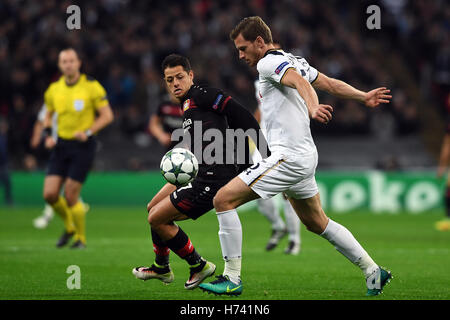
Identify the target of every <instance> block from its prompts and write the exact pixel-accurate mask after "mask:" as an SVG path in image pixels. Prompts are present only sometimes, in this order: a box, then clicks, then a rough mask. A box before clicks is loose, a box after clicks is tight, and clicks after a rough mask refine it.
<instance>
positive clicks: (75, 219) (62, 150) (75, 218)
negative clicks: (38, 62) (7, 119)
mask: <svg viewBox="0 0 450 320" xmlns="http://www.w3.org/2000/svg"><path fill="white" fill-rule="evenodd" d="M58 67H59V69H60V71H61V73H62V76H61V77H60V78H59V79H58V80H57V81H55V82H53V83H52V84H51V85H50V86H49V87H48V89H47V90H46V91H45V95H44V102H45V105H46V107H47V113H46V116H45V120H44V133H45V135H46V137H45V147H46V148H48V149H52V152H51V155H50V159H49V164H48V168H47V174H46V177H45V180H44V192H43V193H44V199H45V201H46V202H47V203H48V204H50V205H51V206H52V207H53V209H54V210H55V212H56V213H58V215H59V216H61V218H62V219H63V221H64V227H65V230H64V233H63V235H62V236H61V238H60V239H59V240H58V243H57V244H56V246H57V247H58V248H60V247H63V246H65V245H66V244H67V243H68V242H69V240H70V239H71V238H72V237H74V243H73V245H72V246H71V248H78V249H83V248H85V247H86V231H85V225H86V224H85V215H86V211H85V207H84V206H83V203H82V202H80V201H79V196H80V192H81V188H82V186H83V183H84V181H85V180H86V177H87V175H88V172H89V170H90V169H91V167H92V164H93V162H94V157H95V151H96V139H95V136H96V134H97V133H98V132H99V131H100V130H102V129H103V128H105V127H106V126H107V125H108V124H110V123H111V122H112V121H113V118H114V116H113V113H112V110H111V107H110V106H109V102H108V99H107V97H106V91H105V89H104V88H103V87H102V85H101V84H100V83H99V82H98V81H97V80H95V79H93V78H90V77H89V76H86V75H85V74H83V73H80V67H81V60H80V59H79V57H78V54H77V52H76V51H75V50H74V49H73V48H67V49H64V50H62V51H61V52H60V53H59V57H58ZM55 112H56V113H57V115H58V117H57V119H58V120H57V133H58V138H57V139H56V140H55V138H53V137H52V134H51V132H52V128H51V125H52V116H53V114H54V113H55ZM63 184H65V186H64V197H63V196H61V195H60V191H61V188H62V186H63Z"/></svg>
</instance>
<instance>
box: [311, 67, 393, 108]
mask: <svg viewBox="0 0 450 320" xmlns="http://www.w3.org/2000/svg"><path fill="white" fill-rule="evenodd" d="M312 85H313V87H314V88H316V89H319V90H323V91H326V92H328V93H329V94H331V95H333V96H336V97H339V98H344V99H351V100H356V101H359V102H360V103H363V104H365V105H366V106H367V107H370V108H374V107H377V106H378V105H380V103H389V102H390V100H389V99H391V98H392V96H391V95H389V93H390V92H391V90H389V89H387V88H385V87H381V88H376V89H373V90H371V91H369V92H364V91H361V90H358V89H356V88H354V87H352V86H351V85H349V84H348V83H345V82H344V81H342V80H338V79H334V78H330V77H327V76H326V75H324V74H323V73H319V75H318V76H317V79H316V80H315V81H314V82H313V83H312Z"/></svg>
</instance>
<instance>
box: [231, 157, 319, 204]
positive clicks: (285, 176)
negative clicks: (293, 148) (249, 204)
mask: <svg viewBox="0 0 450 320" xmlns="http://www.w3.org/2000/svg"><path fill="white" fill-rule="evenodd" d="M317 160H318V154H317V151H316V152H314V153H311V154H309V155H306V156H301V158H300V159H296V160H287V159H285V158H284V157H283V156H280V155H279V154H278V155H277V154H272V155H271V156H270V157H268V158H266V159H263V160H262V161H260V162H258V163H256V164H254V165H253V166H251V167H250V168H248V169H247V170H244V171H243V172H241V173H240V174H239V176H238V177H239V178H240V179H241V180H242V181H244V183H245V184H246V185H248V186H249V187H250V188H252V190H253V191H254V192H256V193H257V194H258V195H259V196H260V197H261V198H263V199H269V198H272V197H273V196H275V195H277V194H278V193H281V192H284V193H285V194H286V195H287V196H289V197H292V198H295V199H308V198H311V197H313V196H315V195H316V194H317V193H318V192H319V188H318V187H317V183H316V178H315V176H314V175H315V173H316V167H317Z"/></svg>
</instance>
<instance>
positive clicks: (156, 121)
mask: <svg viewBox="0 0 450 320" xmlns="http://www.w3.org/2000/svg"><path fill="white" fill-rule="evenodd" d="M148 131H149V132H150V133H151V134H152V135H153V136H154V137H155V138H156V139H157V140H158V141H159V143H160V144H161V145H163V146H166V147H167V146H169V145H170V143H171V137H170V134H169V133H167V132H165V131H164V130H163V127H162V123H161V117H160V116H159V115H157V114H152V116H151V117H150V121H149V123H148Z"/></svg>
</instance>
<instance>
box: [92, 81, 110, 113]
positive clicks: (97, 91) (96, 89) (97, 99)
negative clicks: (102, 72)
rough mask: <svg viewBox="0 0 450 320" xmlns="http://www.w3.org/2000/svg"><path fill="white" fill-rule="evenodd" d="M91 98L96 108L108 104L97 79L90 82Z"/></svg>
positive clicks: (104, 91)
mask: <svg viewBox="0 0 450 320" xmlns="http://www.w3.org/2000/svg"><path fill="white" fill-rule="evenodd" d="M92 100H93V102H94V108H95V109H96V110H97V109H100V108H102V107H106V106H107V105H109V101H108V97H107V95H106V90H105V88H103V86H102V85H101V84H100V82H98V81H97V80H95V81H93V83H92Z"/></svg>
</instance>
